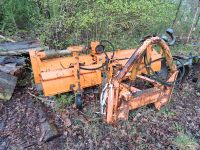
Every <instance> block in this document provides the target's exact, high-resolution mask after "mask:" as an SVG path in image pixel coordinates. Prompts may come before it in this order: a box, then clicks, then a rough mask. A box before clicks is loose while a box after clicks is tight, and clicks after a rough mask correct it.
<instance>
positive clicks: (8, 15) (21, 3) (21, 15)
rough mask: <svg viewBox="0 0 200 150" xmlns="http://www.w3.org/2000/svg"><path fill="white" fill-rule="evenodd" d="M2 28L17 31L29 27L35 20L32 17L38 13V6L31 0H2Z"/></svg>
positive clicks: (0, 13)
mask: <svg viewBox="0 0 200 150" xmlns="http://www.w3.org/2000/svg"><path fill="white" fill-rule="evenodd" d="M0 9H1V12H0V16H1V17H0V27H1V28H0V29H1V30H2V31H4V29H6V30H8V31H15V30H16V29H28V28H30V27H31V25H32V24H33V22H32V21H31V18H32V17H35V16H36V15H37V13H38V12H37V7H36V5H35V2H34V1H31V0H3V1H2V2H0Z"/></svg>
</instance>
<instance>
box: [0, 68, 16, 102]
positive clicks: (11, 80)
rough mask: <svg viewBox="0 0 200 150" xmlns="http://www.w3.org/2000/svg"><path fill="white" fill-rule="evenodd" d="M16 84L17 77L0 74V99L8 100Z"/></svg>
mask: <svg viewBox="0 0 200 150" xmlns="http://www.w3.org/2000/svg"><path fill="white" fill-rule="evenodd" d="M16 84H17V77H15V76H12V75H9V74H7V73H4V72H0V99H2V100H9V99H10V98H11V97H12V94H13V92H14V89H15V86H16Z"/></svg>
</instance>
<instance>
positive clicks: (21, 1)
mask: <svg viewBox="0 0 200 150" xmlns="http://www.w3.org/2000/svg"><path fill="white" fill-rule="evenodd" d="M176 1H177V2H179V0H175V1H174V0H151V1H147V0H126V1H124V0H109V1H108V0H95V1H93V0H81V1H80V0H73V1H72V0H71V1H69V0H68V1H67V0H3V3H0V8H1V9H2V10H3V11H2V12H1V13H2V15H1V17H0V27H1V30H2V31H16V29H26V30H28V31H32V32H34V33H35V34H36V36H38V37H39V38H40V40H41V41H42V42H43V43H44V44H48V45H49V46H50V47H51V48H55V49H62V48H66V46H68V45H70V44H82V43H85V44H86V43H87V42H89V41H90V40H96V39H108V40H111V41H114V42H115V43H114V44H115V45H116V46H117V47H119V48H120V47H123V46H124V45H125V44H126V43H127V42H129V43H130V42H132V43H134V38H137V39H138V38H140V37H141V36H143V35H145V34H154V33H159V32H163V31H164V30H165V29H166V28H167V27H170V26H171V24H172V21H173V20H174V17H175V14H176V9H177V3H176ZM181 12H182V10H181ZM184 28H186V27H185V26H184ZM129 45H130V44H129ZM131 46H132V45H131Z"/></svg>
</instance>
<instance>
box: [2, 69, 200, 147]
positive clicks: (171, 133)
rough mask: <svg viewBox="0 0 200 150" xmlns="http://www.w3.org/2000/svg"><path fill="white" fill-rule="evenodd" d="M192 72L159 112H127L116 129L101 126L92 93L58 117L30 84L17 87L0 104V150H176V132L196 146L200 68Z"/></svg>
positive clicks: (151, 109)
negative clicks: (46, 133) (47, 133)
mask: <svg viewBox="0 0 200 150" xmlns="http://www.w3.org/2000/svg"><path fill="white" fill-rule="evenodd" d="M196 70H197V71H193V73H192V74H191V76H190V77H189V79H187V80H186V81H185V82H184V83H183V84H182V85H180V86H177V87H176V88H175V90H174V92H173V95H172V99H171V101H170V103H169V104H168V105H166V106H165V107H163V108H162V109H161V110H160V111H157V110H156V109H155V108H154V107H152V106H145V107H142V108H140V109H137V110H133V111H131V112H130V115H129V120H128V121H120V122H117V123H116V124H115V125H107V124H105V123H104V122H103V120H102V117H101V115H100V114H99V113H98V112H99V100H98V99H99V98H98V95H97V94H95V93H89V94H86V95H85V98H84V108H83V110H82V111H80V110H77V109H76V108H75V107H74V105H73V104H71V105H69V106H67V107H66V108H65V109H64V110H63V112H62V113H60V111H59V112H58V111H55V108H54V107H53V108H52V107H50V106H49V105H48V106H47V105H44V103H43V102H42V101H41V100H39V99H38V98H37V96H38V93H37V92H36V91H35V89H34V88H33V87H32V84H31V83H29V84H28V85H26V86H25V87H19V86H18V87H17V88H16V89H15V92H14V95H13V97H12V99H11V100H9V101H4V102H3V101H0V150H4V149H5V150H7V149H8V150H15V149H16V150H24V149H30V150H32V149H34V150H37V149H38V150H39V149H42V150H43V149H44V150H52V149H53V150H62V149H91V150H93V149H124V150H126V149H152V150H156V149H159V150H160V149H163V150H164V149H169V150H170V149H177V147H176V145H175V143H174V139H175V138H176V137H177V136H178V135H179V134H180V132H183V133H185V134H187V135H190V136H191V137H193V138H194V139H195V140H196V141H197V143H198V144H199V145H200V97H199V96H197V94H196V82H194V81H193V78H194V77H195V78H196V77H200V76H199V73H197V72H198V71H200V68H198V69H196ZM197 74H198V76H197ZM198 80H200V79H198ZM30 93H31V94H34V95H37V96H36V97H33V96H32V95H31V94H30ZM38 97H39V96H38ZM41 112H42V113H43V112H45V115H46V118H47V119H48V121H49V122H50V123H52V124H53V125H54V126H55V127H56V129H57V131H58V135H57V136H55V137H53V138H52V139H49V140H48V141H43V140H42V139H43V135H42V133H41V129H40V126H41V117H40V116H41ZM63 116H64V117H63Z"/></svg>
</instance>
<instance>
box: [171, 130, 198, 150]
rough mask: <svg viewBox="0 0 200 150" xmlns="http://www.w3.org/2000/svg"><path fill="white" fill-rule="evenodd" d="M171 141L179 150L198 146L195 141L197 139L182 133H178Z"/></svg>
mask: <svg viewBox="0 0 200 150" xmlns="http://www.w3.org/2000/svg"><path fill="white" fill-rule="evenodd" d="M173 143H174V144H175V145H176V146H177V148H178V149H180V150H197V149H198V148H199V144H198V143H197V141H196V140H195V139H194V138H192V137H190V136H188V135H187V134H184V133H180V134H179V135H178V136H177V137H176V138H175V139H174V142H173Z"/></svg>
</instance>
